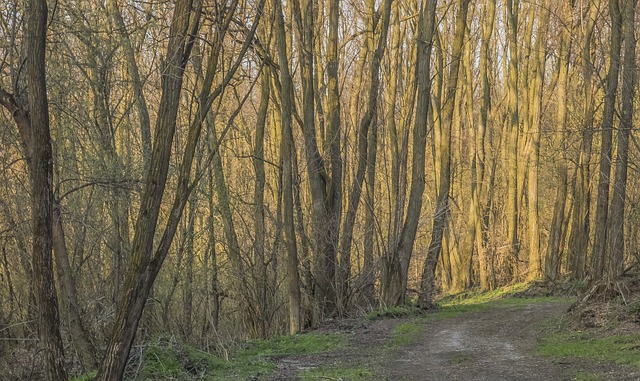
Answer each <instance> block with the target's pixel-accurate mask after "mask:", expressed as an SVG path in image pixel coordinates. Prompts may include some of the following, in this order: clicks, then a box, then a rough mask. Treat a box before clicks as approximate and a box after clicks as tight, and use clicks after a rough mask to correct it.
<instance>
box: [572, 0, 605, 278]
mask: <svg viewBox="0 0 640 381" xmlns="http://www.w3.org/2000/svg"><path fill="white" fill-rule="evenodd" d="M598 6H599V1H597V2H591V3H590V4H589V10H588V12H587V15H588V17H587V20H586V24H585V25H584V27H582V28H583V30H584V35H583V37H582V41H583V42H582V47H581V52H580V62H581V66H582V76H583V91H584V92H583V97H584V100H583V106H582V111H583V117H584V121H583V123H582V129H581V131H580V135H581V144H580V158H579V161H578V170H577V176H576V180H575V186H574V189H573V207H572V216H571V228H570V231H571V234H570V235H569V271H570V276H571V279H573V280H582V279H584V276H585V270H586V268H585V266H586V262H587V249H588V246H589V230H590V214H591V151H592V146H593V124H594V117H595V104H594V98H595V97H594V94H593V93H594V88H593V74H594V73H593V59H594V54H593V50H592V48H591V45H592V41H593V36H594V27H595V22H596V18H597V12H598Z"/></svg>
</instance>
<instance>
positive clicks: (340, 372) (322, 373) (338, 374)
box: [299, 366, 375, 381]
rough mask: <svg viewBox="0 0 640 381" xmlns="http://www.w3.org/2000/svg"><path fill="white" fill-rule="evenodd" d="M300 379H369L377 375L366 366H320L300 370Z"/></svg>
mask: <svg viewBox="0 0 640 381" xmlns="http://www.w3.org/2000/svg"><path fill="white" fill-rule="evenodd" d="M299 377H300V380H302V381H315V380H345V381H368V380H371V379H372V378H374V377H375V374H374V373H373V372H372V371H371V370H369V369H367V368H365V367H361V366H360V367H356V368H346V367H331V368H329V367H320V368H315V369H307V370H305V371H302V372H300V374H299Z"/></svg>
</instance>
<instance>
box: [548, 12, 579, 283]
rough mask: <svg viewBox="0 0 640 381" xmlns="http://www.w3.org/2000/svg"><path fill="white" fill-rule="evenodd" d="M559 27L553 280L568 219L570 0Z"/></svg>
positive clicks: (551, 241)
mask: <svg viewBox="0 0 640 381" xmlns="http://www.w3.org/2000/svg"><path fill="white" fill-rule="evenodd" d="M561 8H562V9H561V15H562V19H561V22H562V26H561V28H562V31H561V32H560V44H559V49H558V94H557V100H556V104H557V107H558V109H557V115H556V116H557V119H556V120H557V125H558V128H559V129H560V133H559V134H558V140H559V142H560V157H559V158H558V160H556V168H557V179H558V187H557V188H556V197H555V203H554V205H553V217H552V219H551V227H550V231H549V244H548V245H547V255H546V258H545V271H544V275H545V277H546V278H547V279H550V280H555V279H556V278H557V277H558V274H559V272H560V268H559V266H560V258H561V256H562V250H563V249H564V237H565V235H566V234H565V233H566V227H567V223H566V221H565V208H566V203H567V191H568V186H569V167H568V166H569V162H568V159H567V149H568V144H567V140H568V138H569V129H568V126H567V110H568V108H569V105H568V104H567V102H568V95H567V91H568V86H569V63H570V59H571V36H572V32H573V6H572V4H570V2H569V1H563V2H562V5H561Z"/></svg>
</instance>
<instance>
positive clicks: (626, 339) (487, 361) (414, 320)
mask: <svg viewBox="0 0 640 381" xmlns="http://www.w3.org/2000/svg"><path fill="white" fill-rule="evenodd" d="M572 301H573V300H571V299H568V298H555V297H542V298H541V297H536V298H513V297H509V298H504V299H498V300H489V301H480V302H474V301H472V300H471V301H469V300H467V301H465V300H462V301H459V302H456V301H454V302H450V303H445V304H443V307H442V308H441V309H440V310H439V311H436V312H433V313H428V314H420V313H414V314H409V316H402V317H398V318H389V317H381V318H375V317H374V318H370V319H369V320H366V319H353V320H340V321H334V322H331V323H328V324H327V325H326V326H324V327H322V328H320V329H319V330H317V331H314V334H327V335H339V336H346V337H348V345H345V346H343V347H340V348H337V349H335V350H332V351H328V352H324V353H316V354H307V355H282V356H275V357H274V358H273V360H274V361H275V363H276V369H275V370H274V371H273V372H272V373H270V374H268V375H264V376H262V377H255V378H253V379H254V380H269V381H273V380H297V379H301V380H354V381H358V380H391V381H401V380H407V381H408V380H421V381H422V380H437V381H448V380H491V381H500V380H547V381H554V380H583V381H596V380H616V381H623V380H640V368H638V366H640V351H639V350H638V348H640V335H639V334H638V332H639V331H640V330H638V327H636V328H633V327H632V328H631V331H630V330H629V329H627V328H628V327H627V328H624V327H623V328H621V327H620V325H618V324H613V325H612V326H609V327H606V328H605V329H604V330H603V329H599V330H595V331H593V330H592V331H590V332H586V331H582V330H578V329H577V328H575V326H573V324H572V323H571V322H570V320H571V319H568V318H567V317H566V312H567V309H568V308H569V306H570V305H571V303H572ZM633 330H635V332H633Z"/></svg>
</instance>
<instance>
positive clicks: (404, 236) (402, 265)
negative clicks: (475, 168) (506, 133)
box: [380, 0, 437, 307]
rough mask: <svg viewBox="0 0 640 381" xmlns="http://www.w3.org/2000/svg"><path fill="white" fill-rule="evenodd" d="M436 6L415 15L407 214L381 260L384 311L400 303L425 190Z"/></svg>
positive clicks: (429, 0)
mask: <svg viewBox="0 0 640 381" xmlns="http://www.w3.org/2000/svg"><path fill="white" fill-rule="evenodd" d="M436 3H437V1H436V0H423V1H421V2H420V9H419V14H418V38H417V39H416V44H417V55H416V68H415V70H416V71H415V80H416V82H417V105H416V116H415V123H414V128H413V156H412V164H413V167H412V169H411V179H412V180H411V190H410V192H409V201H408V211H407V214H406V218H405V221H404V225H403V228H402V232H401V233H400V238H399V240H398V244H397V245H396V246H394V247H391V248H390V249H389V250H388V251H387V252H385V254H384V257H383V259H382V266H383V267H382V278H381V280H380V304H381V305H382V306H387V307H390V306H396V305H399V304H402V303H404V298H405V291H406V287H407V272H408V270H409V260H410V259H411V255H412V253H413V244H414V242H415V239H416V232H417V230H418V222H419V220H420V213H421V209H422V196H423V192H424V186H425V183H424V182H425V179H424V177H425V168H424V164H425V153H426V144H427V119H428V114H429V103H430V99H431V48H432V41H433V36H434V30H435V20H436Z"/></svg>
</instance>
